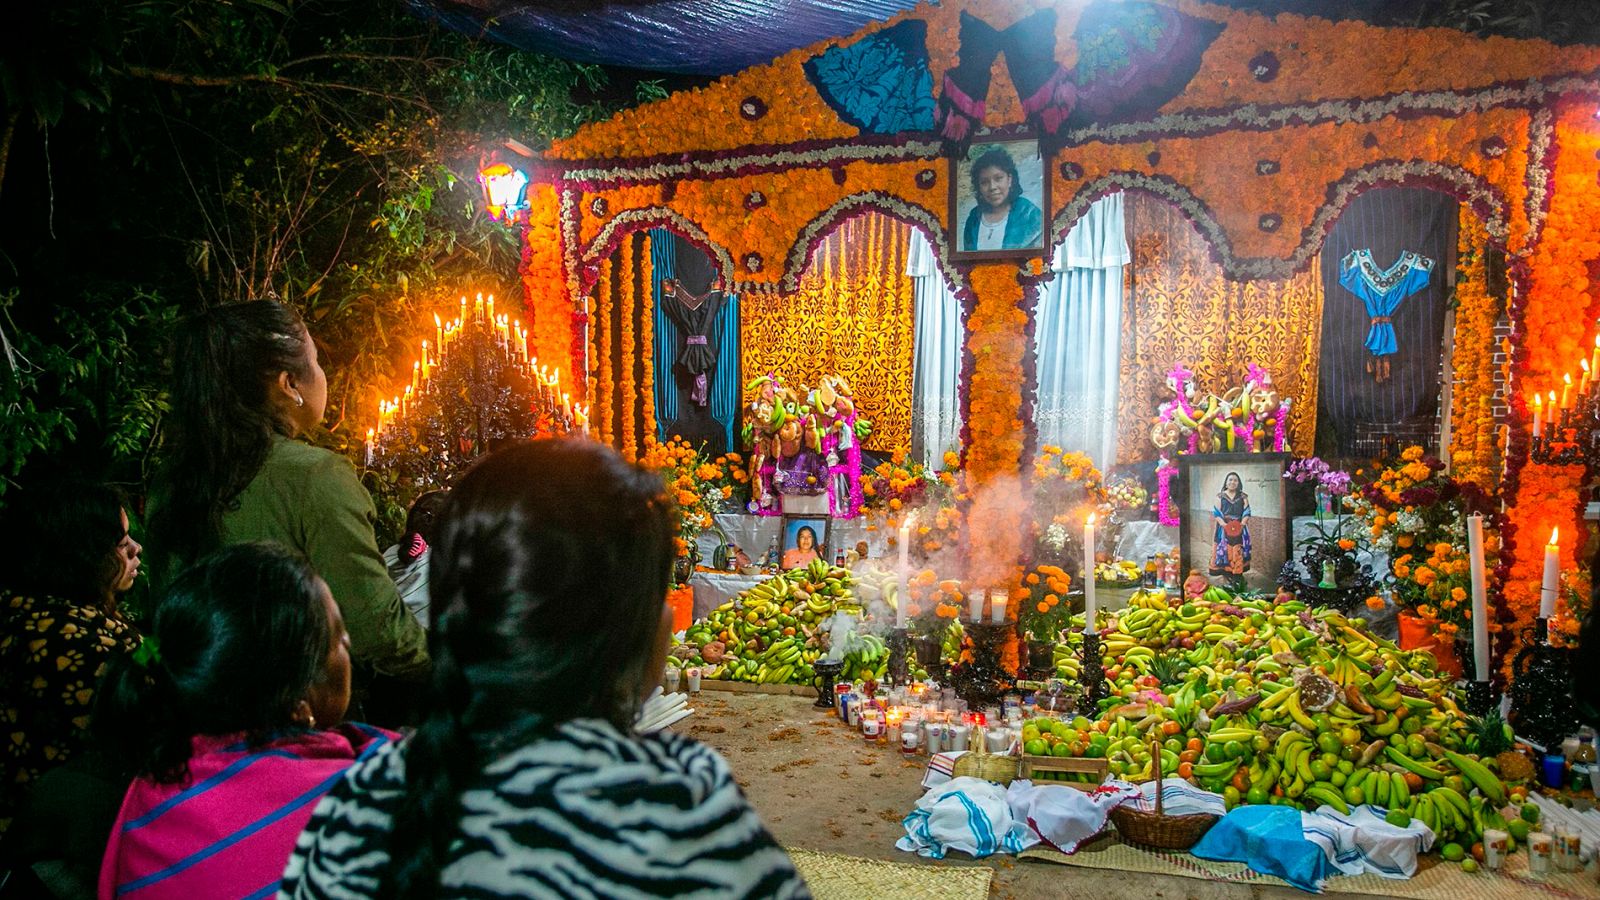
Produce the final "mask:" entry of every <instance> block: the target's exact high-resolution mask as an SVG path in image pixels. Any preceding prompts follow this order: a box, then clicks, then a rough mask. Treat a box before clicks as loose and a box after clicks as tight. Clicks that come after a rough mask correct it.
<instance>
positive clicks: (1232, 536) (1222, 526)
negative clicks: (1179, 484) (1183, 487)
mask: <svg viewBox="0 0 1600 900" xmlns="http://www.w3.org/2000/svg"><path fill="white" fill-rule="evenodd" d="M1211 521H1212V522H1213V523H1214V524H1215V526H1216V530H1215V533H1214V536H1213V540H1214V542H1215V543H1214V546H1215V549H1214V550H1213V551H1212V554H1211V574H1213V575H1231V576H1233V577H1235V578H1243V577H1244V573H1245V572H1247V571H1249V569H1250V495H1249V494H1247V493H1245V490H1244V482H1243V481H1242V480H1241V479H1240V478H1239V473H1237V472H1229V473H1228V474H1227V475H1226V476H1224V477H1223V479H1222V490H1221V491H1219V492H1218V493H1217V503H1216V505H1215V506H1213V507H1212V509H1211Z"/></svg>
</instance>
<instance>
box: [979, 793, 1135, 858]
mask: <svg viewBox="0 0 1600 900" xmlns="http://www.w3.org/2000/svg"><path fill="white" fill-rule="evenodd" d="M1138 794H1139V792H1138V790H1137V789H1135V788H1134V787H1133V785H1124V786H1122V787H1110V786H1107V787H1101V788H1097V789H1095V790H1094V791H1092V792H1088V791H1080V790H1078V789H1077V788H1072V787H1068V786H1066V785H1064V784H1035V783H1033V782H1031V781H1013V782H1011V786H1010V787H1009V788H1007V789H1006V802H1007V803H1009V804H1011V817H1012V818H1013V819H1015V820H1017V821H1018V822H1022V823H1024V824H1026V825H1027V826H1028V828H1029V830H1031V831H1032V832H1033V833H1034V834H1035V835H1038V837H1039V840H1041V841H1043V842H1044V843H1045V844H1046V845H1048V846H1049V847H1050V848H1051V849H1052V850H1057V851H1059V852H1061V853H1066V854H1072V853H1076V852H1077V850H1078V847H1079V846H1080V845H1082V844H1083V842H1084V841H1087V840H1088V839H1090V838H1092V837H1094V836H1095V835H1097V834H1099V833H1100V830H1101V829H1103V828H1105V827H1106V817H1107V816H1109V815H1111V811H1112V810H1113V809H1116V808H1117V807H1119V806H1121V805H1122V804H1124V803H1127V802H1128V801H1129V800H1132V799H1133V798H1134V797H1136V796H1138Z"/></svg>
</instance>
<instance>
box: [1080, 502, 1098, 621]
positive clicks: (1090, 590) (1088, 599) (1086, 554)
mask: <svg viewBox="0 0 1600 900" xmlns="http://www.w3.org/2000/svg"><path fill="white" fill-rule="evenodd" d="M1097 612H1098V610H1097V609H1096V605H1095V597H1094V513H1090V514H1089V519H1088V521H1086V522H1084V523H1083V631H1084V633H1085V634H1095V633H1096V632H1097V631H1098V630H1099V629H1098V627H1097V626H1096V625H1095V614H1096V613H1097Z"/></svg>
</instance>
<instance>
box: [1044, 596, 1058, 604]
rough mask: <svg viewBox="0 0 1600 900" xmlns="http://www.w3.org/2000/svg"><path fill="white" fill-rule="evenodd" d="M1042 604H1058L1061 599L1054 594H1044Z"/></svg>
mask: <svg viewBox="0 0 1600 900" xmlns="http://www.w3.org/2000/svg"><path fill="white" fill-rule="evenodd" d="M1044 602H1046V603H1050V604H1055V603H1060V602H1061V598H1060V597H1057V596H1056V595H1055V594H1045V595H1044Z"/></svg>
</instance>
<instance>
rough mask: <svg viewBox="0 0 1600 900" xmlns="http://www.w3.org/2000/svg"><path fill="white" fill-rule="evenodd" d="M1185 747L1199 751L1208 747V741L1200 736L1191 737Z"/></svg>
mask: <svg viewBox="0 0 1600 900" xmlns="http://www.w3.org/2000/svg"><path fill="white" fill-rule="evenodd" d="M1184 747H1185V749H1188V750H1193V751H1195V752H1196V753H1198V752H1200V751H1201V750H1204V749H1205V748H1206V743H1205V741H1202V740H1200V739H1199V738H1189V743H1187V744H1185V745H1184Z"/></svg>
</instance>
